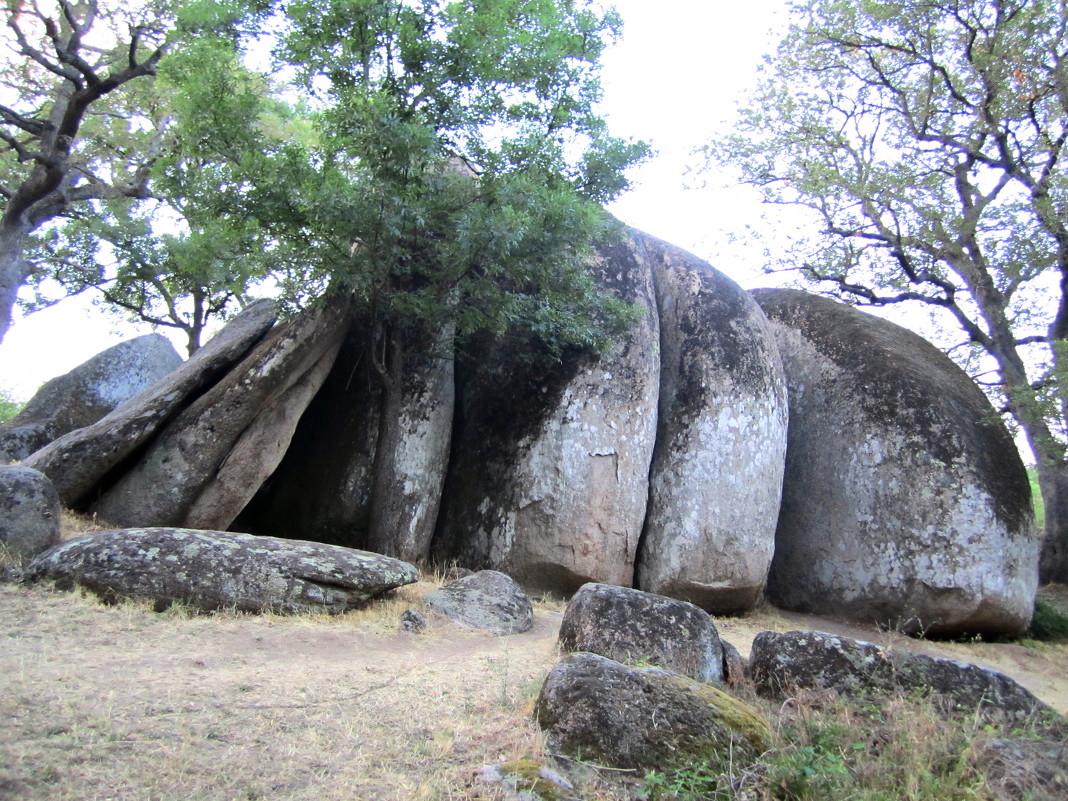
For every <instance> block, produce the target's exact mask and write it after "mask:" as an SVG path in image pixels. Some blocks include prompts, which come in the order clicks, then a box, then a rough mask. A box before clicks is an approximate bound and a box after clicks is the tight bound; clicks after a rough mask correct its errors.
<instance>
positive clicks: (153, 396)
mask: <svg viewBox="0 0 1068 801" xmlns="http://www.w3.org/2000/svg"><path fill="white" fill-rule="evenodd" d="M275 316H276V312H275V307H274V304H273V303H271V302H270V301H257V302H256V303H252V304H250V305H249V307H248V308H247V309H245V310H244V311H243V312H241V314H239V315H237V316H236V317H235V318H234V319H233V320H231V321H230V322H229V323H228V324H227V325H226V327H225V328H223V329H222V331H220V332H219V333H218V334H216V335H215V336H214V337H212V339H211V340H210V341H209V342H208V343H207V344H205V345H204V347H202V348H201V349H200V350H198V351H197V352H196V353H195V354H193V356H191V357H190V358H189V359H188V361H186V362H184V363H183V364H182V365H181V366H179V367H178V368H176V369H175V370H174V371H172V372H171V373H170V374H169V375H167V376H166V377H165V378H164V379H163V380H162V381H158V382H156V383H155V384H153V385H152V386H150V387H147V388H146V389H144V390H142V391H141V392H139V393H138V394H137V395H135V396H134V397H133V398H131V399H130V400H128V401H126V402H125V403H123V404H121V405H120V406H119V407H118V408H116V409H115V410H114V411H112V412H111V413H110V414H108V415H106V416H104V417H103V418H101V419H100V420H98V421H97V422H96V423H93V424H92V425H89V426H86V427H84V428H80V429H78V430H76V431H72V432H70V433H69V434H65V435H64V436H62V437H60V438H59V439H57V440H55V441H54V442H51V443H49V444H48V445H46V446H45V447H44V448H41V449H40V450H39V451H37V452H36V453H34V454H32V455H31V456H29V457H28V458H27V459H25V460H24V462H23V464H25V465H26V466H27V467H33V468H35V469H37V470H40V471H41V472H42V473H44V474H45V475H47V476H48V477H49V478H50V479H51V480H52V483H53V484H54V485H55V487H56V492H58V493H59V498H60V501H61V502H62V503H63V504H64V505H65V506H69V507H73V508H82V507H84V505H85V503H84V502H85V501H86V499H87V498H89V497H91V496H92V495H93V494H94V491H95V490H96V488H97V486H98V485H99V484H101V483H102V482H103V483H106V481H105V480H106V479H107V478H108V477H109V474H111V473H112V471H113V469H114V468H115V467H116V466H118V465H119V464H120V463H122V462H123V461H124V460H125V459H127V457H129V456H130V455H131V454H133V453H134V452H135V451H136V450H137V449H138V448H139V447H140V446H142V445H143V444H144V443H145V442H146V441H147V440H148V439H149V438H150V437H151V436H152V435H153V434H155V433H156V431H157V430H158V429H159V428H160V427H161V426H162V425H163V424H164V423H166V422H167V421H168V420H170V419H171V418H172V417H174V415H175V414H177V413H178V412H179V411H180V410H181V409H182V408H183V406H184V405H185V404H187V403H188V402H189V401H190V399H192V398H195V397H196V396H197V395H198V394H199V393H200V392H203V391H204V389H206V388H207V387H209V386H211V385H212V384H213V383H215V381H216V380H218V378H219V376H220V375H221V374H222V373H223V372H224V371H225V370H227V369H228V368H230V367H231V366H232V365H233V364H234V362H236V361H237V360H238V359H240V358H241V357H242V356H244V355H245V354H246V353H247V352H248V350H249V349H250V348H251V347H252V346H253V345H254V344H255V343H256V342H257V341H258V340H259V339H260V338H262V337H263V335H264V333H266V331H267V330H268V329H269V328H270V327H271V326H272V325H273V324H274V321H275Z"/></svg>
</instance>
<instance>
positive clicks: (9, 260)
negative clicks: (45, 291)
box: [0, 221, 27, 342]
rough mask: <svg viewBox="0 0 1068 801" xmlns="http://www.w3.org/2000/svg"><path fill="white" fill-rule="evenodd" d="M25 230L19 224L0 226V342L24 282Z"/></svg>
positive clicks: (10, 223)
mask: <svg viewBox="0 0 1068 801" xmlns="http://www.w3.org/2000/svg"><path fill="white" fill-rule="evenodd" d="M25 238H26V228H25V226H24V225H20V224H19V223H12V222H8V221H4V222H3V223H2V224H0V342H3V341H4V335H5V334H6V333H7V330H8V329H9V328H10V327H11V322H12V317H13V311H14V308H15V300H16V298H17V297H18V294H19V289H21V288H22V284H23V282H24V281H25V280H26V272H27V270H26V262H25V260H24V259H23V257H22V256H23V243H24V241H25Z"/></svg>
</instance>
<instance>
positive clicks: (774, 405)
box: [637, 238, 787, 613]
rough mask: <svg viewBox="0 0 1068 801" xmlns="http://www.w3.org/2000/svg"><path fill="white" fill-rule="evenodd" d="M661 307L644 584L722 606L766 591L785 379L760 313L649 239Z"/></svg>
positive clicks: (714, 274)
mask: <svg viewBox="0 0 1068 801" xmlns="http://www.w3.org/2000/svg"><path fill="white" fill-rule="evenodd" d="M644 246H645V250H646V253H647V254H648V256H647V258H648V260H649V261H650V263H651V264H652V270H653V275H654V277H655V280H656V295H657V307H658V309H659V315H660V350H661V364H662V367H661V376H660V412H659V420H660V423H659V429H658V431H657V437H656V452H655V454H654V457H653V465H652V472H651V476H650V492H649V510H648V517H647V518H646V521H645V532H644V534H643V538H642V546H641V547H642V550H641V554H640V556H639V559H638V583H637V586H639V587H640V588H641V589H643V590H646V591H648V592H653V593H657V594H659V595H669V596H671V597H674V598H681V599H683V600H686V601H690V602H692V603H694V604H697V605H698V606H700V607H702V608H704V609H707V610H709V611H712V612H716V613H731V612H739V611H744V610H747V609H749V608H751V607H752V606H753V605H754V604H755V603H756V602H757V601H758V600H759V599H760V598H761V596H762V593H763V589H764V583H765V580H766V578H767V573H768V567H769V565H770V564H771V558H772V553H773V551H774V545H775V524H776V520H777V519H778V514H779V501H780V493H781V488H782V476H783V469H784V459H785V451H786V417H787V412H786V386H785V381H784V379H783V375H782V368H781V365H780V362H779V356H778V353H777V351H776V349H775V344H774V341H773V339H772V335H771V332H770V330H769V328H768V324H767V321H766V319H765V318H764V315H763V314H762V313H761V311H760V309H759V308H757V306H756V304H755V303H753V301H752V299H751V298H750V297H749V296H748V294H747V293H746V292H745V291H744V290H743V289H742V288H741V287H739V286H738V285H737V284H735V283H734V282H733V281H731V280H730V279H728V278H726V277H725V276H724V275H722V274H721V273H719V272H718V271H716V270H714V269H712V268H711V267H710V266H708V265H707V264H706V263H705V262H703V261H701V260H700V259H697V258H696V257H695V256H692V255H690V254H689V253H686V252H685V251H682V250H680V249H678V248H675V247H673V246H671V245H668V244H666V243H664V242H659V241H657V240H653V239H651V238H646V239H645V240H644Z"/></svg>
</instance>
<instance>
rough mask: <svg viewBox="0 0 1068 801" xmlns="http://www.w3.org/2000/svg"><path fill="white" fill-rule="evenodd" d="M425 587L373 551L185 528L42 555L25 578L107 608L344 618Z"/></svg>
mask: <svg viewBox="0 0 1068 801" xmlns="http://www.w3.org/2000/svg"><path fill="white" fill-rule="evenodd" d="M418 578H419V574H418V571H417V570H416V569H415V567H413V566H412V565H409V564H406V563H404V562H401V561H399V560H397V559H391V558H390V557H388V556H380V555H379V554H372V553H367V552H365V551H356V550H352V549H350V548H341V547H339V546H336V545H325V544H323V543H320V542H305V541H302V540H286V539H278V538H275V537H256V536H253V535H251V534H235V533H232V532H223V531H193V530H191V529H177V528H137V529H119V530H112V531H100V532H97V533H94V534H86V535H84V536H82V537H78V538H76V539H73V540H70V541H68V542H65V543H63V544H62V545H59V546H57V547H55V548H53V549H51V550H49V551H46V552H44V553H42V554H40V555H39V556H38V557H37V558H36V559H34V560H33V561H32V562H31V563H30V565H29V566H28V567H27V571H26V579H27V580H29V581H42V580H52V581H55V582H56V583H57V585H58V586H60V587H62V588H67V589H69V588H71V587H73V586H75V585H79V586H82V587H85V588H87V589H89V590H91V591H92V592H95V593H98V594H100V595H101V596H103V597H104V598H106V599H111V598H120V597H130V598H140V599H145V600H150V601H154V602H156V604H157V606H158V607H160V608H162V607H165V606H166V605H168V604H170V603H173V602H175V601H181V602H184V603H187V604H190V605H192V606H195V607H196V608H198V609H203V610H213V609H237V610H239V611H244V612H263V611H271V612H277V613H281V614H300V613H304V612H331V613H340V612H345V611H347V610H349V609H353V608H356V607H358V606H360V605H362V604H363V603H365V602H366V601H367V600H369V599H371V598H374V597H376V596H378V595H381V594H382V593H384V592H387V591H389V590H391V589H393V588H395V587H400V586H403V585H405V584H411V583H412V582H414V581H416V580H417V579H418Z"/></svg>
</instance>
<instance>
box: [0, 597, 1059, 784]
mask: <svg viewBox="0 0 1068 801" xmlns="http://www.w3.org/2000/svg"><path fill="white" fill-rule="evenodd" d="M431 586H432V585H430V584H428V583H425V582H424V583H421V584H420V585H416V586H414V587H411V588H405V589H403V590H401V591H398V593H397V594H396V595H395V596H394V597H393V598H391V599H389V600H386V601H383V602H380V603H377V604H374V605H372V606H371V607H369V608H368V609H366V610H363V611H359V612H354V613H350V614H347V615H343V616H340V617H334V618H330V617H313V616H308V617H290V618H283V617H276V616H271V615H262V616H248V615H228V614H222V615H211V616H204V615H195V614H191V613H188V612H187V611H183V610H182V609H180V608H178V609H172V610H170V611H168V612H166V613H162V614H160V613H156V612H153V611H152V610H151V608H150V607H148V606H147V605H144V604H137V603H124V604H120V605H117V606H105V605H102V604H100V603H99V602H98V601H96V600H95V599H93V598H91V597H85V596H80V595H77V594H68V593H57V592H53V591H50V590H46V589H43V588H34V587H23V586H17V585H0V637H2V642H0V720H3V721H4V723H3V726H2V727H0V799H2V800H3V801H7V800H8V799H27V800H29V799H33V801H59V799H75V798H76V799H81V800H82V801H93V800H94V799H100V800H101V801H103V799H113V800H114V801H126V800H127V799H128V800H129V801H134V799H136V800H137V801H149V800H151V801H170V800H171V799H174V801H177V800H178V799H182V801H188V799H220V800H221V799H227V800H229V799H244V800H245V801H254V800H255V799H272V801H273V800H274V799H316V801H332V800H334V799H336V801H356V800H357V799H397V800H398V801H400V800H401V799H404V801H408V800H409V799H416V800H418V799H492V798H498V797H499V796H498V795H495V793H496V792H497V791H495V790H493V789H492V788H489V787H487V786H485V785H482V784H480V783H479V782H478V781H477V779H476V772H477V771H478V769H479V768H480V767H481V766H483V765H486V764H489V763H495V762H501V761H506V760H513V759H519V758H524V757H531V756H537V755H538V754H539V753H540V751H541V748H542V743H541V740H540V735H539V733H538V731H537V728H536V726H535V725H534V724H533V722H532V720H531V717H530V713H531V710H532V706H533V700H534V699H535V698H536V696H537V693H538V690H539V688H540V684H541V681H542V679H543V677H544V675H545V674H546V672H547V671H548V670H549V668H550V667H551V666H552V664H553V663H554V662H555V661H556V659H557V658H558V653H557V649H556V642H555V640H556V633H557V630H558V627H559V621H560V617H561V612H562V604H560V603H559V602H557V603H548V604H540V605H539V606H538V611H537V613H536V622H535V626H534V629H533V630H532V631H531V632H529V633H527V634H522V635H518V636H512V637H489V636H486V635H482V634H479V633H476V632H471V631H463V630H460V629H456V628H454V627H452V626H451V625H450V624H448V623H447V622H445V621H442V620H437V619H432V620H431V621H430V625H429V627H428V628H427V630H426V631H424V632H423V633H420V634H411V633H405V632H402V631H401V630H400V627H399V620H400V615H401V613H402V612H403V611H404V610H405V609H408V608H409V607H412V606H417V605H418V603H419V599H420V597H421V595H422V594H424V593H425V592H426V591H427V590H428V589H430V588H431ZM1062 589H1063V588H1062ZM1064 601H1065V603H1068V595H1065V597H1064ZM717 625H718V626H719V628H720V631H721V634H722V635H723V637H724V638H725V639H727V640H729V641H730V642H732V643H733V644H734V645H735V646H736V647H737V648H738V649H739V650H740V651H742V652H743V654H744V653H747V652H748V649H749V645H750V643H751V641H752V638H753V637H754V636H755V635H756V633H757V632H759V631H762V630H765V629H774V630H780V631H785V630H789V629H793V628H815V629H821V630H824V631H830V632H837V633H841V634H845V635H848V636H855V637H860V638H863V639H867V640H870V641H874V642H876V643H879V644H883V645H889V646H892V647H895V648H907V649H911V650H918V651H923V652H925V653H930V654H933V655H938V656H948V657H952V658H954V659H960V660H967V661H971V662H976V663H978V664H982V665H986V666H988V667H992V668H995V669H997V670H1000V671H1002V672H1005V673H1007V674H1009V675H1011V676H1012V677H1014V678H1016V679H1017V680H1018V681H1020V683H1022V684H1023V685H1024V686H1026V687H1028V688H1029V689H1030V690H1031V691H1032V692H1034V693H1035V694H1036V695H1038V696H1039V697H1040V698H1042V699H1043V700H1045V701H1046V702H1048V703H1050V704H1051V705H1053V706H1054V707H1055V708H1057V709H1058V710H1060V711H1061V712H1064V713H1068V644H1058V645H1051V644H1046V643H1026V642H1024V643H980V642H968V643H948V642H938V643H932V642H922V641H917V640H914V639H908V638H905V637H902V636H899V635H894V634H890V633H886V632H880V631H878V630H875V629H869V628H865V627H862V626H855V625H843V624H839V623H834V622H832V621H827V620H821V619H819V618H815V617H810V616H802V615H794V614H788V613H782V612H778V611H777V610H773V609H770V608H769V609H763V610H760V611H758V612H755V613H752V614H750V615H748V616H746V617H742V618H724V619H717ZM612 792H613V791H610V790H604V791H603V793H601V794H598V795H597V796H596V797H597V798H598V799H614V798H621V796H616V795H613V794H612Z"/></svg>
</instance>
